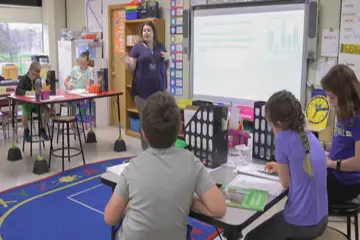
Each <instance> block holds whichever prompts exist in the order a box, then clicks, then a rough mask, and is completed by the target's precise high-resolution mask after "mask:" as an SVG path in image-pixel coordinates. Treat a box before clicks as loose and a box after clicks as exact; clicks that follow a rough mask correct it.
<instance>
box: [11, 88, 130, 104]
mask: <svg viewBox="0 0 360 240" xmlns="http://www.w3.org/2000/svg"><path fill="white" fill-rule="evenodd" d="M122 94H123V93H122V92H116V91H106V92H102V93H88V94H86V93H84V94H77V93H70V92H68V91H65V90H56V95H55V96H50V98H49V99H46V100H40V101H36V100H35V98H34V97H29V96H21V95H11V96H9V97H8V98H10V99H12V100H16V101H20V102H24V103H30V104H35V105H41V104H51V103H61V102H72V101H81V100H86V99H93V98H102V97H112V96H119V95H122Z"/></svg>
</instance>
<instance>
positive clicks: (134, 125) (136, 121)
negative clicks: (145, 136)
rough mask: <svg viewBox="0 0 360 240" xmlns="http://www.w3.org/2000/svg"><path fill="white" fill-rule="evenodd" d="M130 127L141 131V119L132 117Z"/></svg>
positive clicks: (135, 130)
mask: <svg viewBox="0 0 360 240" xmlns="http://www.w3.org/2000/svg"><path fill="white" fill-rule="evenodd" d="M130 128H131V130H133V131H134V132H140V119H139V118H134V117H130Z"/></svg>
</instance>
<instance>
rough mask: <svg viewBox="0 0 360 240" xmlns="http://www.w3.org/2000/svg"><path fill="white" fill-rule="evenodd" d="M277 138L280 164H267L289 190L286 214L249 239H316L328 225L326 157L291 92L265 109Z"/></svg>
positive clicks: (278, 96) (272, 100)
mask: <svg viewBox="0 0 360 240" xmlns="http://www.w3.org/2000/svg"><path fill="white" fill-rule="evenodd" d="M265 113H266V119H267V121H268V123H269V124H270V125H271V127H272V130H273V132H274V135H275V147H276V154H275V155H276V162H270V163H267V164H266V165H265V170H266V171H268V172H269V173H277V174H278V175H279V178H280V182H281V184H282V185H283V186H284V187H285V188H289V192H288V200H287V202H286V205H285V208H284V210H283V211H280V212H279V213H277V214H275V215H274V216H272V217H271V218H270V219H268V220H267V221H265V222H264V223H262V224H261V225H259V226H258V227H256V228H255V229H254V230H253V231H251V232H250V233H249V234H248V235H246V237H245V240H262V239H264V240H268V239H274V240H286V239H313V238H315V237H317V236H319V235H321V234H322V233H323V231H324V230H325V228H326V225H327V222H328V199H327V184H326V175H327V170H326V155H325V151H324V149H323V147H322V146H321V144H320V142H319V141H318V140H317V138H316V137H315V135H314V134H313V133H312V132H309V131H306V130H305V116H304V114H303V112H302V108H301V104H300V102H299V101H298V100H297V99H296V98H295V96H294V95H293V94H292V93H290V92H288V91H285V90H284V91H279V92H276V93H274V94H273V95H272V96H271V97H270V99H269V100H268V102H267V104H266V106H265Z"/></svg>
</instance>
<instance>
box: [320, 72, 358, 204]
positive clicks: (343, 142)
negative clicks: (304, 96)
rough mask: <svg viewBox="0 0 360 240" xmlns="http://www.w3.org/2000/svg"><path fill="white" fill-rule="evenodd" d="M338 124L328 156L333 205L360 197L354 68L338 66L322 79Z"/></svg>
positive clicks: (356, 87)
mask: <svg viewBox="0 0 360 240" xmlns="http://www.w3.org/2000/svg"><path fill="white" fill-rule="evenodd" d="M321 86H322V88H323V89H324V90H325V92H326V94H327V97H328V101H329V103H330V104H331V105H332V106H334V108H335V113H336V118H337V123H336V127H335V131H334V135H333V139H332V147H331V150H330V153H329V156H328V161H327V167H328V169H329V170H328V197H329V203H341V202H344V201H348V200H351V199H353V198H355V197H357V196H358V195H359V194H360V82H359V80H358V79H357V77H356V75H355V73H354V71H353V70H351V68H349V67H348V66H346V65H337V66H334V67H333V68H332V69H331V70H330V71H329V72H328V74H327V75H326V76H325V77H324V78H323V79H322V80H321Z"/></svg>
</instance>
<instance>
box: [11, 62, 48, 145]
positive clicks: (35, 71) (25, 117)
mask: <svg viewBox="0 0 360 240" xmlns="http://www.w3.org/2000/svg"><path fill="white" fill-rule="evenodd" d="M40 71H41V65H40V63H39V62H32V63H31V64H30V67H29V71H28V72H27V74H26V75H24V76H21V77H20V78H19V83H18V85H17V87H16V90H15V94H16V95H35V80H36V79H38V78H39V77H40ZM21 109H22V119H21V120H22V124H23V127H24V140H25V141H26V142H30V141H31V136H30V130H29V116H30V114H31V112H37V107H36V105H33V104H28V103H23V104H22V106H21ZM41 111H42V113H43V115H44V116H43V118H42V121H41V129H40V135H41V137H42V138H43V139H44V140H45V141H48V140H49V136H48V135H47V134H46V130H45V127H44V126H46V124H47V123H48V122H49V119H50V116H51V110H50V108H49V107H48V106H46V105H44V106H41Z"/></svg>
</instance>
